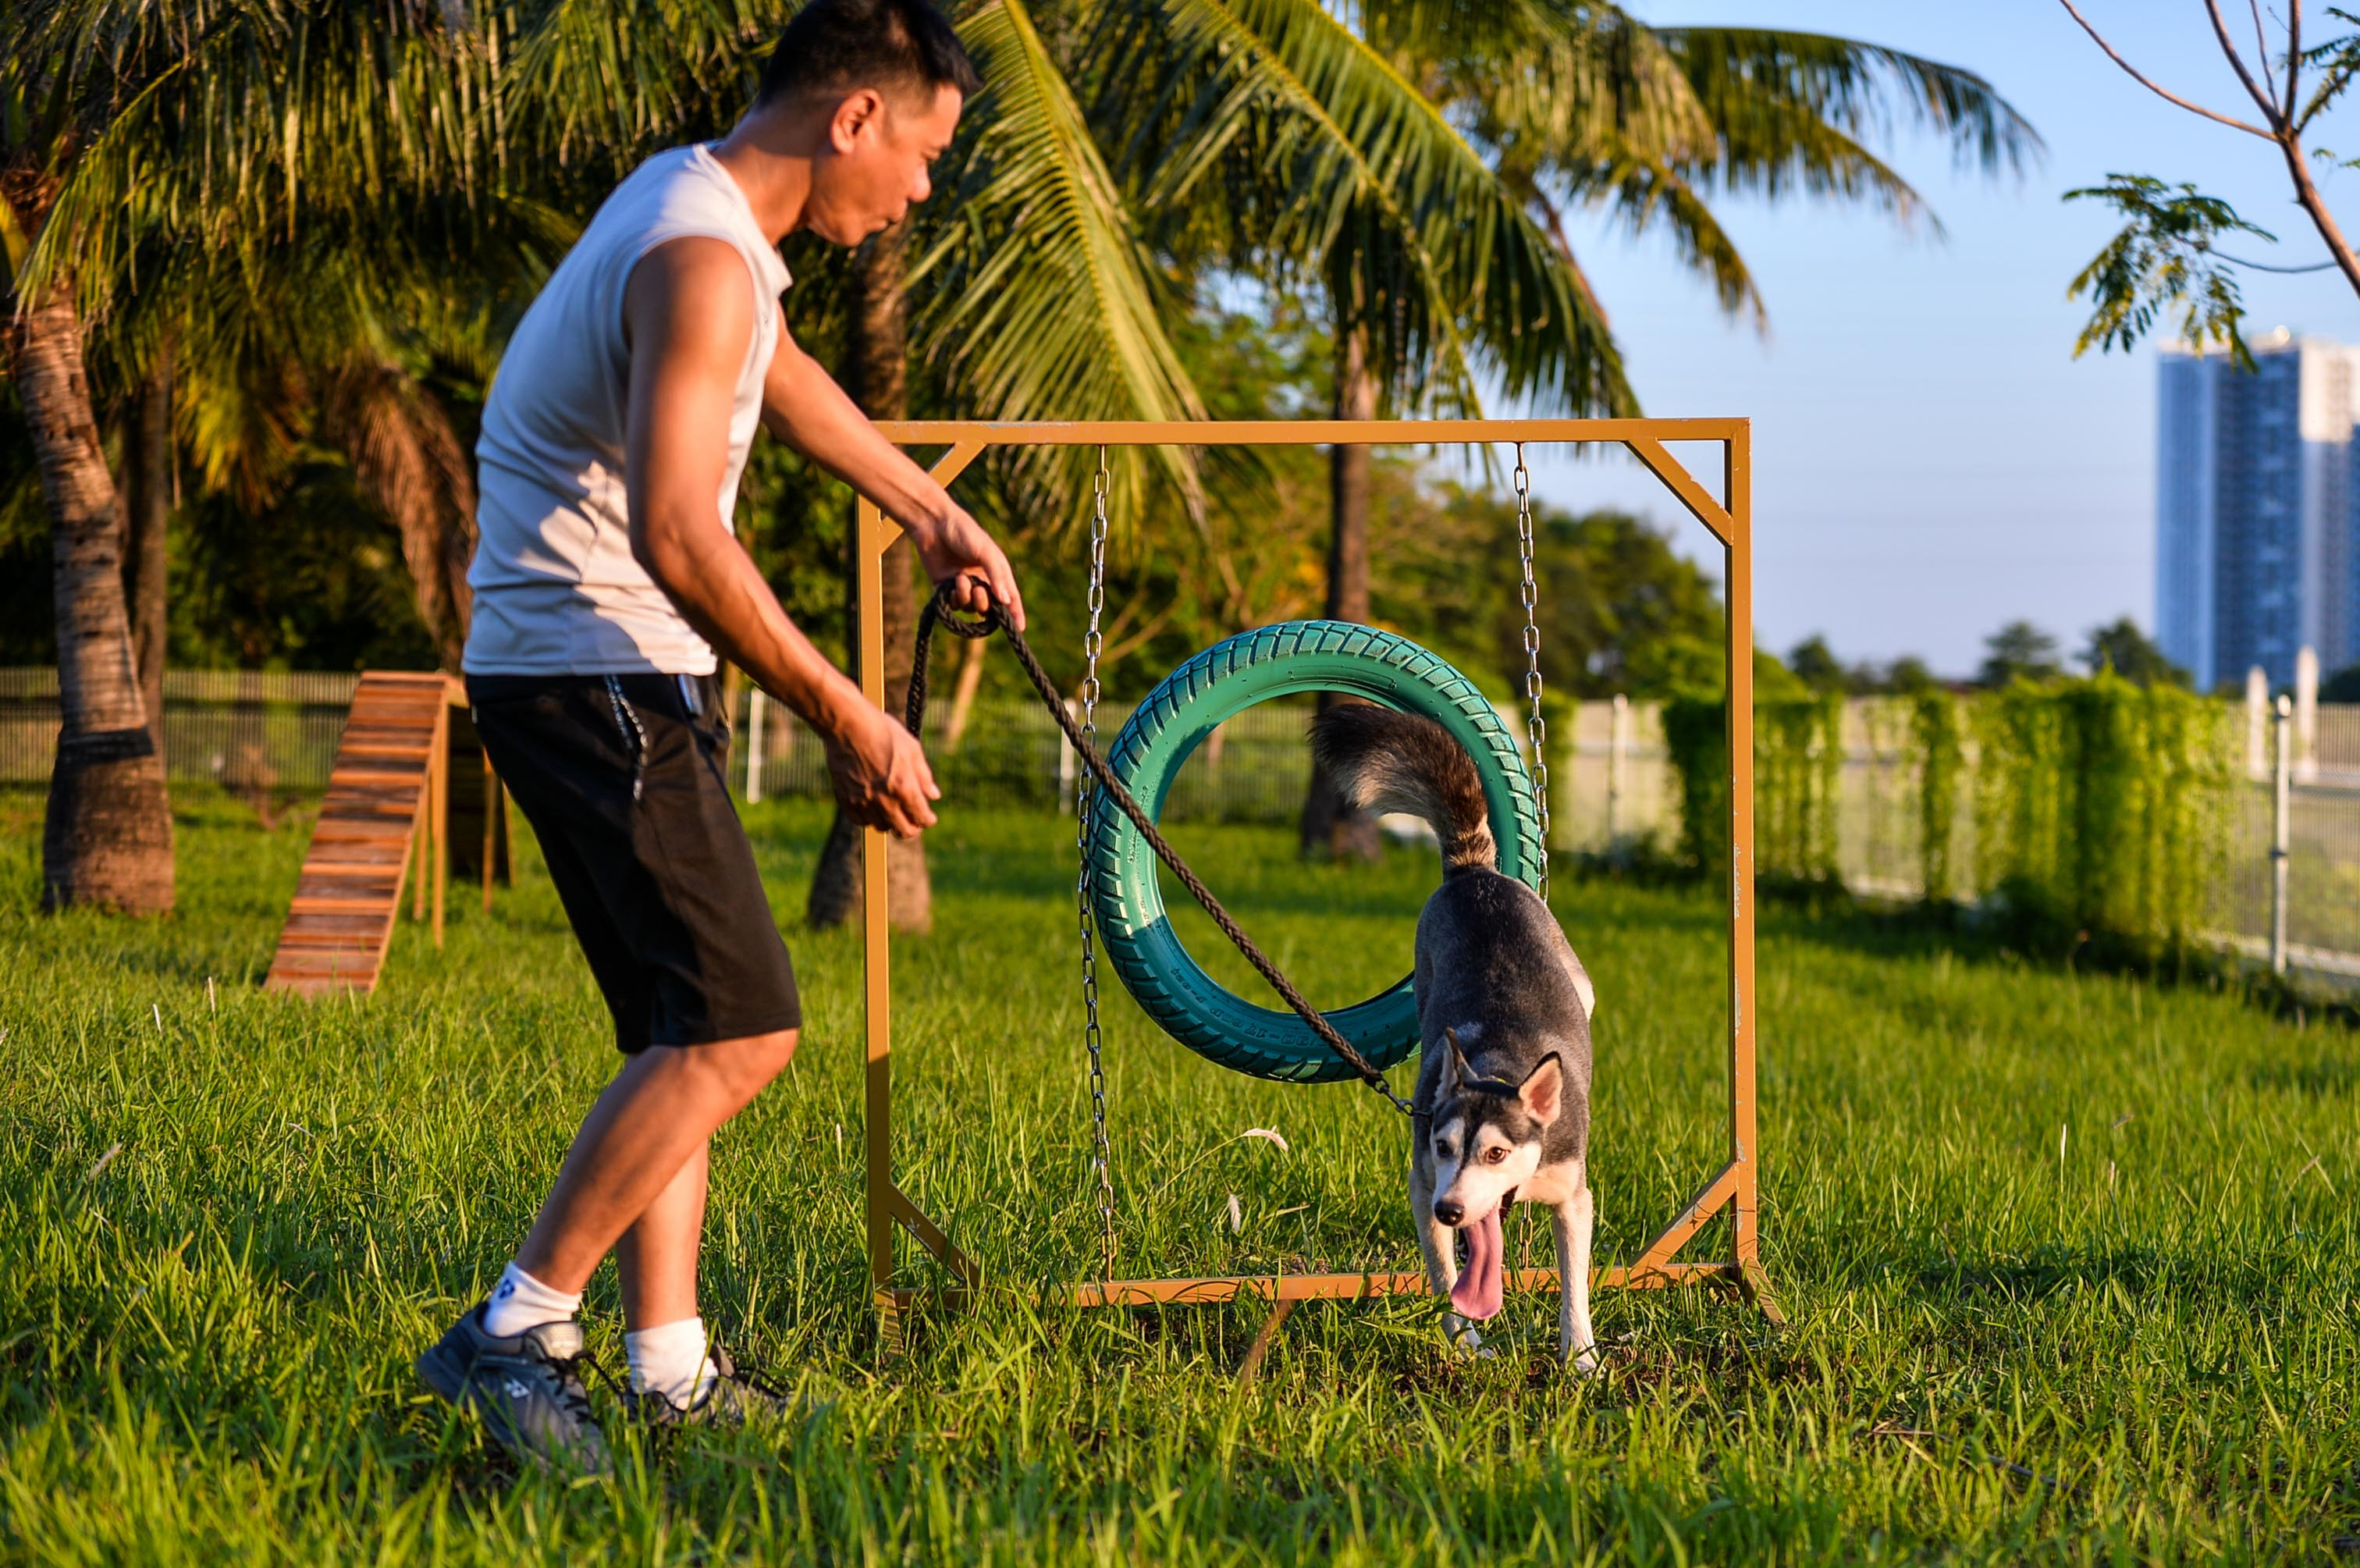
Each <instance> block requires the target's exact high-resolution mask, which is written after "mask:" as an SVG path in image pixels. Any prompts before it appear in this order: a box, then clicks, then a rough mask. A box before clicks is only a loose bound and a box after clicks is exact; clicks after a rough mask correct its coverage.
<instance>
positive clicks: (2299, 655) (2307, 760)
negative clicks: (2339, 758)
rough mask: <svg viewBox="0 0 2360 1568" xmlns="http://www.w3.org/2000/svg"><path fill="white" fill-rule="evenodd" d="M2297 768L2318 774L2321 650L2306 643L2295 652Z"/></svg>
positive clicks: (2307, 776) (2304, 774)
mask: <svg viewBox="0 0 2360 1568" xmlns="http://www.w3.org/2000/svg"><path fill="white" fill-rule="evenodd" d="M2294 771H2295V776H2296V777H2298V778H2300V779H2301V780H2302V782H2303V783H2305V784H2309V783H2311V781H2312V780H2313V779H2316V778H2317V777H2319V653H2318V651H2317V650H2316V649H2313V648H2312V647H2311V646H2310V644H2308V643H2306V644H2304V645H2303V647H2302V648H2301V649H2300V651H2299V652H2296V654H2295V656H2294Z"/></svg>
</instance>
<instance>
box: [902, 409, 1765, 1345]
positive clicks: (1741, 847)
mask: <svg viewBox="0 0 2360 1568" xmlns="http://www.w3.org/2000/svg"><path fill="white" fill-rule="evenodd" d="M880 429H881V430H883V431H884V433H885V434H886V435H887V436H888V437H889V438H890V439H891V440H892V441H894V442H897V443H899V444H902V445H904V446H942V447H947V448H948V450H947V451H946V452H945V453H944V454H943V455H942V456H940V457H939V458H937V459H936V460H935V462H934V467H933V470H932V472H933V474H934V478H935V479H936V480H937V481H939V482H940V483H942V484H944V485H945V486H947V485H949V484H950V483H951V482H952V481H953V480H955V479H956V477H958V476H959V474H960V473H962V472H963V471H964V470H965V469H966V468H967V466H969V465H970V464H972V463H973V462H974V461H975V460H976V459H977V458H978V457H979V456H981V455H983V454H984V453H985V452H986V451H988V450H989V449H990V448H992V447H994V446H1024V445H1032V446H1099V445H1105V446H1155V445H1171V446H1218V445H1240V446H1306V445H1327V444H1338V443H1341V444H1350V445H1367V446H1429V445H1452V444H1478V443H1483V444H1490V443H1501V442H1524V443H1525V444H1544V443H1550V442H1565V443H1580V442H1612V443H1618V444H1621V445H1622V446H1623V447H1625V448H1626V449H1628V450H1629V451H1630V452H1631V454H1632V455H1633V456H1635V457H1637V458H1638V460H1639V461H1640V462H1641V463H1642V464H1644V465H1645V466H1646V467H1647V468H1648V469H1649V471H1651V472H1652V473H1654V475H1655V477H1656V478H1658V479H1660V480H1661V481H1662V482H1663V484H1664V486H1665V488H1667V489H1669V490H1670V491H1671V492H1672V494H1673V496H1674V497H1675V498H1677V499H1678V500H1679V502H1680V504H1681V505H1682V506H1683V507H1685V508H1686V509H1687V510H1688V512H1689V513H1690V514H1692V515H1693V516H1694V517H1695V518H1696V519H1697V521H1699V522H1701V523H1703V524H1704V526H1705V527H1706V528H1707V529H1709V530H1710V531H1711V532H1712V533H1713V535H1714V536H1715V537H1716V538H1718V539H1719V540H1720V541H1721V546H1722V549H1723V551H1724V558H1725V561H1726V564H1727V574H1726V576H1725V578H1724V581H1725V582H1726V583H1727V585H1728V599H1729V618H1728V619H1729V641H1728V648H1727V650H1726V656H1727V660H1728V664H1727V669H1728V682H1729V684H1728V691H1729V696H1730V702H1729V756H1730V763H1731V779H1730V785H1731V787H1730V793H1729V799H1730V865H1729V876H1730V881H1729V898H1730V904H1729V1021H1730V1031H1729V1083H1730V1099H1729V1162H1728V1163H1727V1164H1726V1165H1725V1166H1723V1167H1722V1168H1721V1170H1719V1171H1718V1172H1717V1173H1715V1174H1714V1175H1713V1176H1712V1178H1711V1179H1710V1180H1708V1181H1706V1182H1705V1183H1704V1185H1703V1186H1702V1187H1701V1188H1700V1189H1699V1190H1698V1192H1697V1195H1696V1196H1695V1197H1694V1198H1693V1199H1691V1200H1690V1201H1688V1204H1687V1206H1686V1207H1684V1208H1682V1209H1681V1210H1680V1212H1678V1213H1677V1215H1675V1216H1673V1218H1672V1219H1671V1221H1670V1222H1669V1223H1666V1225H1665V1226H1664V1227H1663V1228H1662V1229H1661V1230H1660V1231H1658V1232H1657V1233H1656V1234H1655V1238H1654V1239H1653V1240H1652V1241H1650V1242H1649V1243H1648V1244H1647V1245H1646V1246H1645V1247H1644V1248H1643V1249H1642V1250H1641V1252H1640V1255H1639V1256H1638V1258H1637V1259H1636V1260H1634V1261H1633V1262H1632V1263H1631V1264H1629V1265H1627V1266H1623V1267H1620V1268H1604V1269H1600V1270H1598V1271H1597V1273H1596V1275H1595V1276H1594V1283H1595V1284H1596V1286H1598V1287H1599V1288H1633V1289H1644V1288H1660V1287H1664V1286H1671V1285H1681V1284H1688V1283H1695V1282H1707V1281H1717V1282H1720V1283H1722V1284H1726V1285H1729V1286H1732V1287H1733V1288H1736V1289H1738V1290H1741V1291H1743V1293H1744V1294H1746V1295H1748V1296H1750V1297H1751V1298H1752V1299H1754V1301H1755V1302H1756V1304H1757V1305H1759V1307H1760V1308H1761V1310H1763V1311H1764V1312H1765V1313H1767V1314H1768V1315H1769V1316H1770V1318H1771V1319H1772V1320H1773V1321H1780V1320H1779V1315H1778V1311H1777V1309H1776V1306H1775V1303H1774V1302H1773V1300H1772V1299H1771V1296H1770V1293H1769V1289H1768V1287H1767V1284H1766V1282H1765V1278H1764V1277H1763V1273H1762V1266H1761V1261H1760V1255H1759V1243H1760V1235H1761V1230H1760V1220H1759V1213H1758V1210H1757V1207H1756V1195H1757V1193H1758V1191H1759V1187H1760V1172H1761V1161H1760V1151H1759V1149H1758V1148H1757V1147H1756V1146H1755V1142H1754V661H1753V657H1752V652H1753V647H1754V552H1753V531H1752V514H1753V503H1752V488H1753V486H1752V470H1751V447H1752V427H1751V425H1750V423H1749V422H1747V421H1745V420H1742V419H1593V420H1564V419H1506V420H1370V421H1340V420H1301V421H1238V422H1221V421H1206V422H1152V421H1107V422H1080V423H1070V424H1052V423H1043V424H1024V423H993V422H963V421H939V422H937V421H905V422H889V423H885V424H882V425H880ZM1671 441H1687V442H1711V443H1714V444H1718V445H1719V446H1720V447H1721V499H1715V497H1714V496H1713V494H1712V492H1711V491H1710V489H1709V488H1706V487H1705V486H1704V485H1702V484H1700V483H1699V482H1698V480H1697V478H1696V477H1695V476H1694V475H1692V474H1691V473H1689V472H1688V469H1687V468H1686V467H1684V466H1682V465H1681V464H1680V462H1679V461H1678V459H1677V458H1676V457H1674V456H1673V455H1672V454H1671V453H1670V451H1669V450H1668V449H1666V446H1665V443H1666V442H1671ZM858 517H859V524H858V540H857V548H858V554H859V558H858V579H859V580H858V593H859V600H860V679H861V689H862V691H864V692H865V693H866V694H867V695H868V696H869V700H870V701H872V702H875V703H877V704H879V705H880V707H881V706H882V705H883V703H884V698H885V675H884V671H885V623H884V615H883V598H882V593H883V582H884V579H883V573H882V565H881V562H882V557H883V555H884V553H885V549H886V547H887V546H888V545H890V544H891V543H893V541H894V540H895V539H896V538H897V537H899V536H900V533H901V529H900V527H899V525H897V524H896V523H894V522H893V521H890V519H888V518H886V517H885V516H883V514H881V513H880V511H879V510H877V508H876V507H874V506H873V505H871V504H870V503H869V501H867V500H866V499H863V500H861V501H860V503H859V508H858ZM886 844H887V839H886V836H885V835H884V834H883V833H882V832H880V831H878V830H876V829H873V828H872V829H870V830H869V831H868V832H867V833H866V834H865V835H864V837H863V840H862V856H863V860H862V872H863V877H864V889H865V894H866V896H865V899H864V901H863V902H864V911H863V918H862V937H863V951H864V955H865V978H866V987H865V989H866V999H867V1004H868V1023H867V1032H868V1047H869V1068H868V1085H867V1112H868V1116H867V1121H868V1125H867V1129H866V1136H867V1147H868V1197H869V1202H868V1219H869V1224H868V1231H869V1237H868V1239H869V1285H870V1288H871V1291H872V1293H873V1297H874V1299H875V1300H876V1302H877V1305H878V1307H879V1309H880V1311H881V1312H882V1313H883V1314H884V1316H885V1318H886V1320H887V1322H888V1324H889V1327H890V1325H892V1324H893V1323H895V1322H896V1321H898V1316H899V1313H900V1312H901V1310H902V1309H903V1308H905V1307H907V1306H909V1305H910V1304H911V1302H912V1300H913V1299H915V1297H916V1296H917V1294H918V1293H917V1292H916V1291H913V1290H911V1289H908V1288H900V1287H897V1286H896V1285H895V1283H894V1269H893V1263H894V1256H893V1231H894V1227H895V1226H896V1225H899V1226H901V1228H903V1229H905V1230H907V1231H908V1232H909V1233H910V1234H911V1235H912V1237H913V1238H915V1239H916V1241H917V1242H918V1243H919V1245H922V1246H923V1247H924V1248H925V1249H926V1250H927V1251H928V1252H929V1253H931V1254H933V1255H934V1257H935V1258H936V1259H938V1260H939V1261H940V1262H941V1263H942V1264H943V1265H944V1266H946V1267H948V1268H949V1269H950V1270H951V1271H952V1272H953V1273H955V1274H956V1275H957V1276H958V1277H960V1278H961V1279H962V1280H963V1281H964V1282H965V1286H966V1288H968V1289H972V1288H975V1287H977V1286H978V1285H980V1283H981V1282H982V1270H981V1268H980V1267H978V1265H977V1264H976V1262H975V1261H974V1260H973V1259H972V1258H970V1257H968V1256H967V1255H966V1254H965V1253H963V1252H961V1251H960V1250H959V1249H958V1248H957V1247H956V1245H953V1243H952V1242H951V1239H950V1237H949V1235H948V1234H946V1233H945V1231H944V1229H943V1227H942V1226H940V1225H939V1224H937V1223H934V1220H932V1219H931V1218H929V1217H928V1216H927V1215H926V1213H925V1212H923V1210H921V1209H920V1208H919V1207H918V1205H917V1203H916V1202H915V1201H912V1199H911V1198H910V1197H909V1195H908V1194H906V1193H904V1192H903V1191H902V1190H901V1189H900V1188H899V1187H897V1186H896V1185H894V1181H893V1025H892V1018H893V1011H892V948H891V941H892V938H891V933H890V930H889V929H888V927H887V919H886V916H887V905H886V892H885V856H886ZM1724 1209H1726V1210H1729V1211H1731V1212H1732V1214H1733V1216H1734V1219H1735V1227H1734V1232H1735V1245H1734V1246H1733V1247H1732V1253H1733V1255H1732V1256H1731V1257H1728V1258H1725V1259H1719V1260H1714V1261H1710V1262H1680V1261H1677V1257H1678V1254H1679V1253H1680V1251H1681V1250H1682V1249H1683V1248H1684V1247H1685V1246H1686V1245H1688V1242H1689V1240H1690V1239H1692V1238H1693V1237H1694V1236H1695V1235H1696V1234H1697V1233H1698V1232H1699V1231H1700V1230H1702V1229H1703V1228H1704V1226H1705V1225H1706V1224H1707V1223H1709V1222H1710V1221H1711V1220H1713V1219H1714V1218H1715V1217H1716V1216H1718V1215H1719V1214H1720V1213H1721V1212H1722V1211H1723V1210H1724ZM1513 1284H1514V1285H1515V1287H1516V1288H1519V1289H1547V1288H1554V1287H1555V1286H1556V1285H1557V1271H1556V1270H1555V1269H1553V1268H1535V1269H1524V1270H1521V1271H1518V1272H1517V1273H1515V1274H1514V1276H1513ZM1425 1289H1426V1278H1425V1276H1424V1275H1423V1274H1421V1273H1406V1274H1390V1273H1389V1274H1293V1275H1268V1276H1240V1277H1217V1278H1194V1279H1109V1280H1101V1281H1096V1282H1090V1283H1076V1284H1073V1285H1069V1286H1067V1287H1065V1293H1066V1299H1068V1300H1069V1301H1070V1302H1071V1303H1072V1304H1073V1305H1075V1306H1077V1307H1116V1306H1149V1305H1155V1304H1158V1303H1173V1304H1179V1303H1194V1302H1211V1301H1233V1300H1237V1299H1240V1298H1243V1297H1252V1298H1255V1299H1261V1300H1263V1301H1266V1302H1268V1303H1269V1305H1270V1308H1271V1315H1270V1318H1269V1320H1268V1321H1266V1322H1265V1324H1264V1325H1263V1328H1262V1333H1261V1334H1260V1335H1259V1336H1258V1337H1257V1339H1256V1340H1255V1342H1254V1346H1253V1349H1252V1350H1251V1352H1250V1353H1249V1354H1248V1357H1247V1365H1246V1370H1247V1372H1248V1373H1249V1374H1251V1371H1252V1370H1253V1369H1254V1368H1255V1367H1256V1366H1258V1365H1260V1363H1261V1360H1262V1355H1263V1354H1264V1353H1265V1352H1266V1351H1267V1349H1268V1348H1269V1345H1270V1343H1271V1340H1272V1337H1273V1334H1274V1333H1275V1332H1276V1330H1277V1328H1278V1325H1279V1324H1280V1323H1281V1322H1283V1321H1284V1319H1285V1317H1286V1315H1287V1314H1288V1313H1289V1312H1290V1311H1292V1310H1293V1309H1294V1307H1295V1304H1296V1303H1297V1302H1300V1301H1310V1300H1361V1299H1370V1298H1372V1297H1378V1296H1391V1295H1401V1294H1414V1293H1417V1292H1422V1291H1424V1290H1425Z"/></svg>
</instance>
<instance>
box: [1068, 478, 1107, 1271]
mask: <svg viewBox="0 0 2360 1568" xmlns="http://www.w3.org/2000/svg"><path fill="white" fill-rule="evenodd" d="M1108 477H1109V476H1108V473H1107V449H1106V448H1105V447H1103V446H1101V447H1099V448H1098V474H1097V476H1096V477H1094V478H1093V479H1092V480H1091V481H1090V586H1089V598H1088V610H1089V627H1088V630H1087V631H1085V632H1084V633H1083V635H1082V660H1083V670H1082V702H1081V707H1082V725H1081V729H1082V734H1083V735H1084V736H1086V737H1087V739H1088V740H1089V743H1090V745H1091V746H1092V747H1094V748H1095V747H1096V746H1097V744H1098V654H1099V653H1100V652H1101V651H1103V649H1104V648H1105V646H1106V639H1105V637H1104V635H1103V634H1102V633H1101V632H1100V630H1098V621H1099V619H1100V616H1101V615H1102V613H1103V612H1104V611H1105V609H1106V547H1107V485H1108ZM1080 775H1081V776H1080V780H1079V782H1078V783H1077V784H1076V786H1075V789H1074V824H1075V830H1076V843H1077V844H1078V846H1079V848H1080V850H1081V877H1080V880H1079V881H1078V882H1076V883H1075V887H1074V897H1075V904H1076V908H1077V910H1078V912H1079V915H1080V919H1081V930H1082V1013H1083V1024H1082V1043H1083V1045H1084V1046H1086V1047H1087V1048H1088V1051H1089V1058H1090V1077H1089V1085H1090V1130H1091V1135H1092V1137H1093V1140H1094V1142H1093V1145H1092V1148H1091V1161H1092V1163H1093V1164H1094V1165H1095V1166H1096V1167H1097V1168H1098V1223H1099V1232H1100V1240H1101V1245H1102V1256H1103V1261H1104V1264H1105V1275H1104V1277H1106V1278H1108V1279H1112V1278H1113V1277H1114V1173H1113V1167H1112V1161H1111V1160H1110V1158H1109V1155H1108V1150H1107V1102H1106V1068H1105V1064H1104V1062H1103V1061H1102V1060H1101V1059H1100V1054H1099V1052H1100V1046H1101V1040H1100V1038H1099V1034H1098V940H1097V930H1096V927H1095V925H1094V923H1093V921H1092V918H1091V914H1090V813H1091V807H1092V806H1093V804H1094V803H1095V801H1096V798H1097V795H1098V782H1097V780H1096V779H1095V778H1093V777H1092V776H1091V773H1090V771H1089V770H1088V769H1087V768H1084V769H1081V770H1080Z"/></svg>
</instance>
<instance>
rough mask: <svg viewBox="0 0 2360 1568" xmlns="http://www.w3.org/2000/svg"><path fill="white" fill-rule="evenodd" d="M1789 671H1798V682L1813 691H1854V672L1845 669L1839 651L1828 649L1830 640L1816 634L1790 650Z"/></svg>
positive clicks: (1795, 672) (1788, 651) (1787, 659)
mask: <svg viewBox="0 0 2360 1568" xmlns="http://www.w3.org/2000/svg"><path fill="white" fill-rule="evenodd" d="M1786 668H1787V669H1789V670H1791V671H1793V672H1794V674H1795V678H1796V679H1797V680H1799V681H1801V682H1802V683H1803V684H1804V685H1807V686H1808V687H1810V688H1811V689H1812V690H1813V691H1822V692H1840V691H1849V690H1851V689H1852V672H1851V671H1850V670H1848V669H1846V668H1845V667H1844V664H1843V661H1842V660H1841V659H1839V658H1837V657H1836V655H1835V650H1833V649H1832V648H1830V647H1829V646H1828V640H1827V638H1826V637H1824V636H1822V635H1821V634H1819V632H1816V631H1814V632H1813V633H1811V634H1810V635H1809V636H1808V637H1806V638H1804V639H1803V640H1802V641H1800V642H1797V643H1796V644H1795V645H1794V647H1792V648H1790V649H1788V650H1787V651H1786Z"/></svg>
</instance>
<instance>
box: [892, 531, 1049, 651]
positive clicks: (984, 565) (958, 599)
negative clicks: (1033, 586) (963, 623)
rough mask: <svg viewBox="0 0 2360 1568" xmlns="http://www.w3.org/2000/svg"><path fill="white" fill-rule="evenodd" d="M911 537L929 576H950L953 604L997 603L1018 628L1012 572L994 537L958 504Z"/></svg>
mask: <svg viewBox="0 0 2360 1568" xmlns="http://www.w3.org/2000/svg"><path fill="white" fill-rule="evenodd" d="M913 543H915V544H916V545H917V547H918V559H919V560H920V561H922V562H923V563H924V565H925V568H926V576H927V578H928V579H929V580H930V581H933V582H935V583H940V582H942V581H944V580H945V579H946V578H954V579H956V582H957V585H958V586H957V587H955V588H954V589H953V590H952V591H951V608H952V609H956V610H957V611H958V612H959V613H961V614H962V615H981V614H982V613H983V612H984V611H985V610H987V609H990V608H991V606H992V605H994V604H998V605H999V606H1000V609H1001V610H1002V612H1003V613H1004V614H1005V615H1006V616H1007V618H1008V624H1009V625H1011V626H1013V627H1014V628H1016V630H1019V631H1022V630H1024V598H1023V596H1022V594H1020V593H1018V592H1017V591H1016V573H1015V571H1014V570H1013V569H1012V568H1011V567H1010V565H1008V557H1007V556H1006V555H1005V554H1002V553H1001V551H1000V545H999V543H998V542H996V541H995V540H994V539H993V538H992V537H991V535H990V534H989V533H987V532H984V529H983V524H981V523H979V522H978V521H975V519H973V518H972V517H969V516H968V515H967V512H966V510H964V509H962V508H960V507H959V506H957V505H956V504H953V505H952V506H951V508H950V510H948V511H947V512H946V513H945V514H944V516H943V517H941V518H940V519H938V520H937V521H935V522H934V526H933V527H932V528H930V529H928V530H926V531H925V532H920V533H917V534H916V535H915V537H914V540H913Z"/></svg>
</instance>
